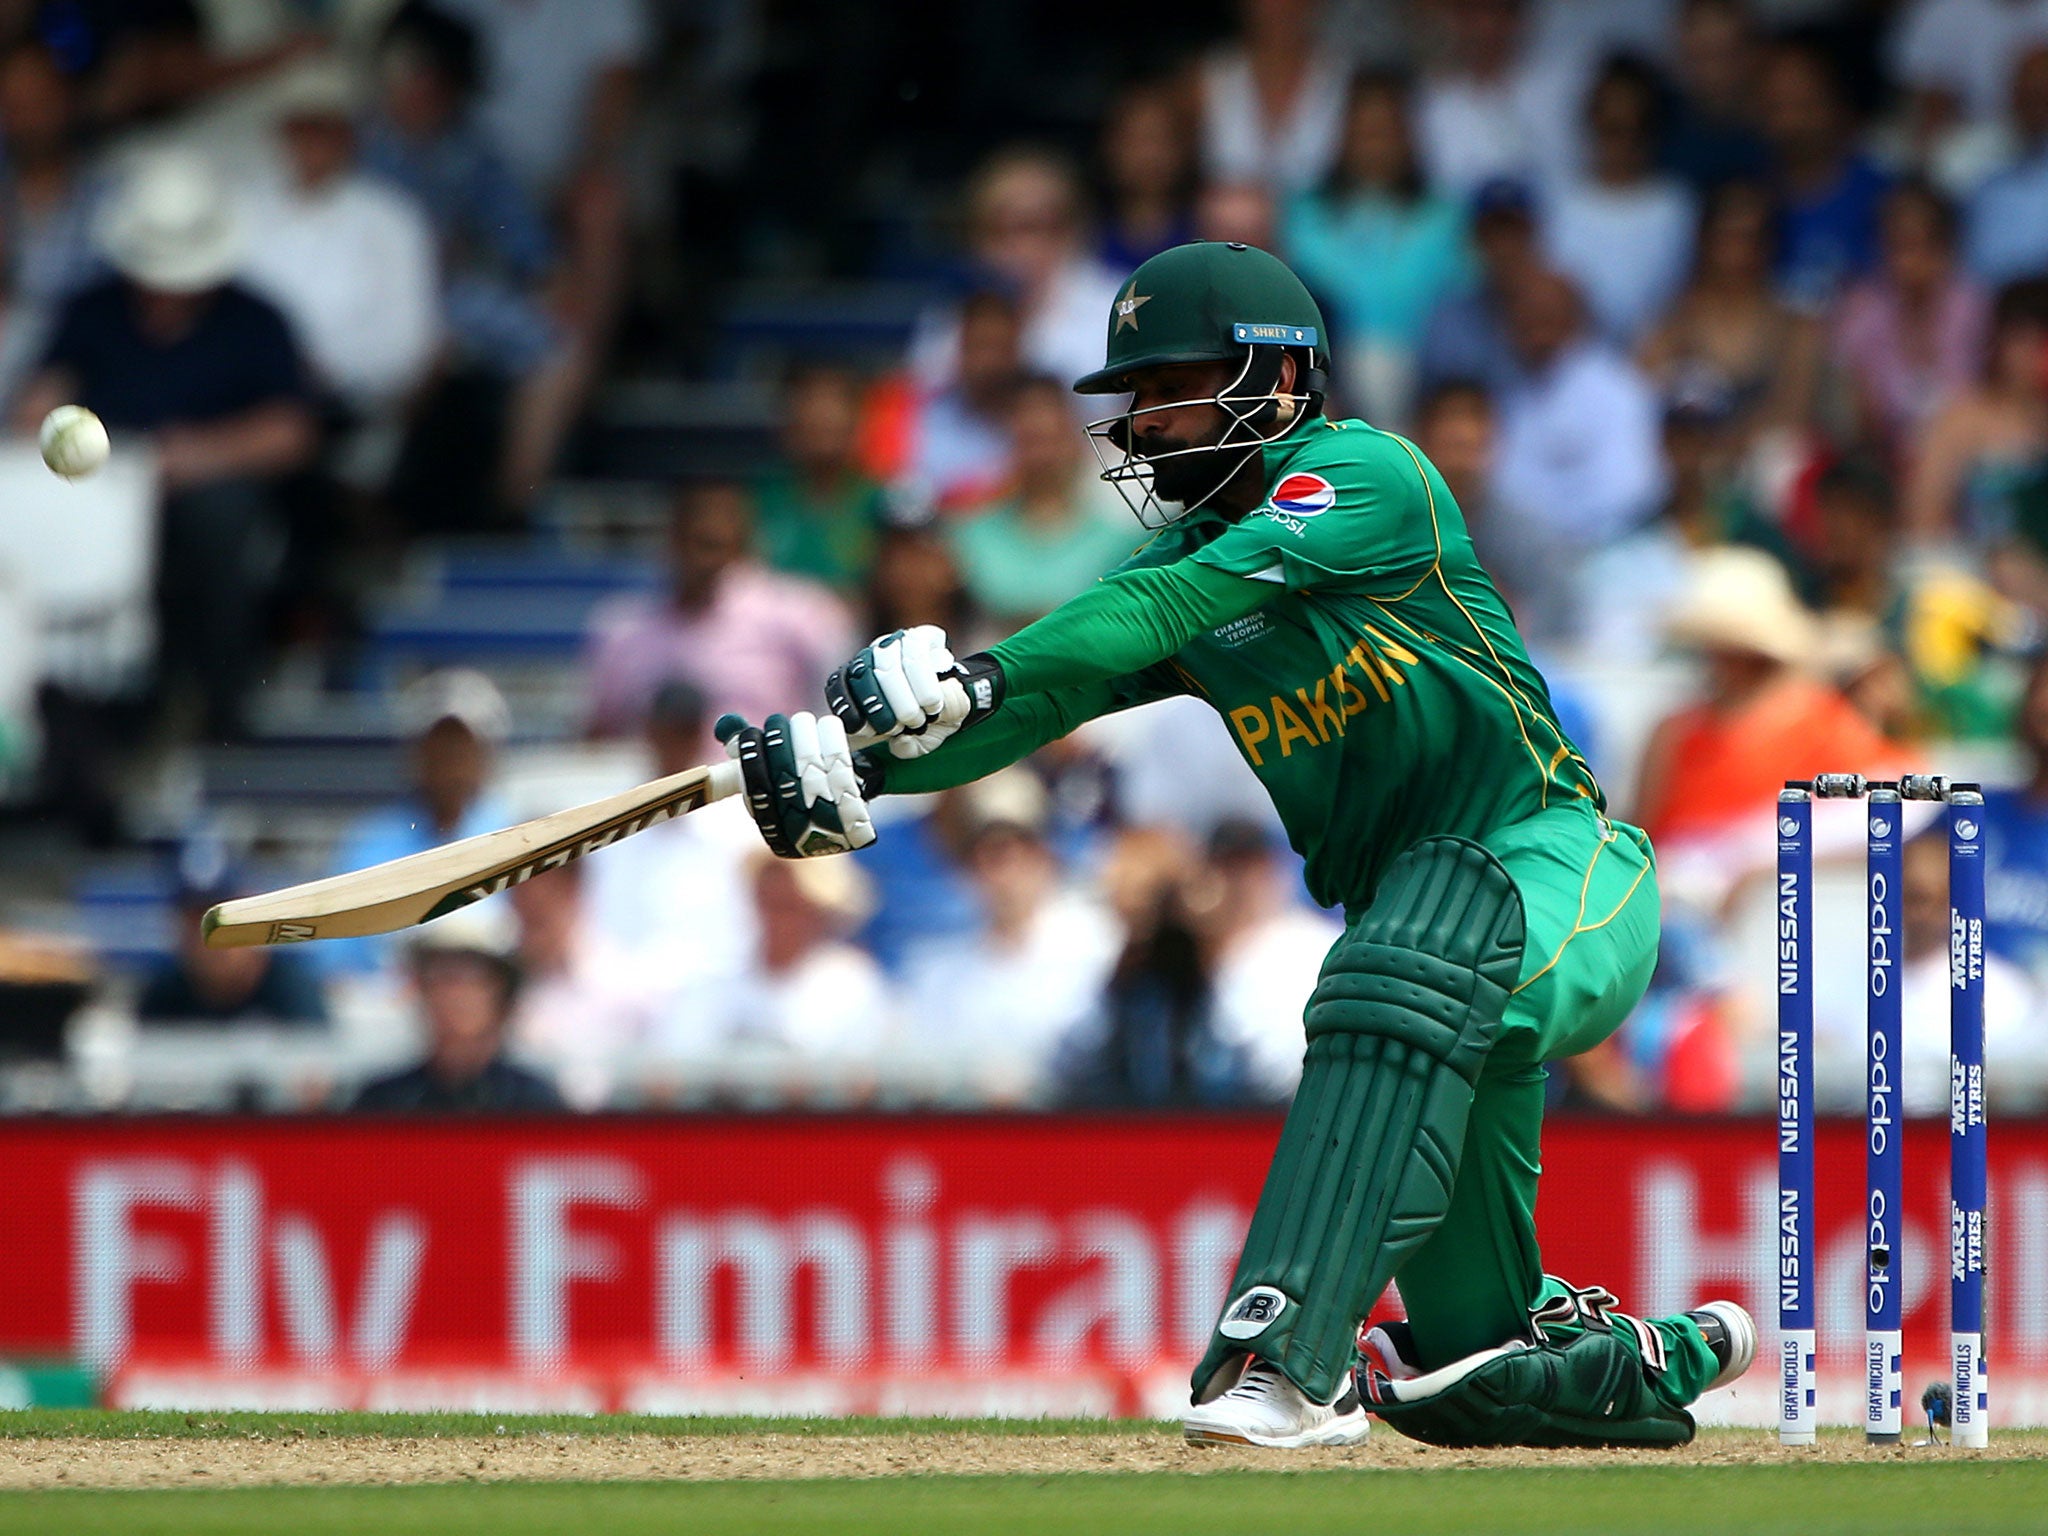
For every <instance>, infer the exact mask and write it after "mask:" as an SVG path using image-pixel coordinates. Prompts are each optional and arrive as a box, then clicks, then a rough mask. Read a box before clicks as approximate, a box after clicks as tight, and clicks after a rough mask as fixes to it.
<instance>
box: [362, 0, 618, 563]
mask: <svg viewBox="0 0 2048 1536" xmlns="http://www.w3.org/2000/svg"><path fill="white" fill-rule="evenodd" d="M378 64H379V91H378V97H377V101H376V104H375V107H374V109H373V110H372V112H371V113H370V115H369V117H368V120H367V122H366V123H365V125H364V128H363V135H362V159H363V165H364V168H365V169H366V170H369V171H370V172H372V173H374V174H376V175H379V176H382V177H385V178H386V179H388V180H390V181H393V182H395V183H397V184H398V186H400V187H401V188H403V189H404V190H405V191H407V192H409V193H410V194H412V196H413V198H414V199H415V200H416V201H417V202H418V204H419V205H420V207H421V208H422V209H424V210H425V212H426V215H427V218H428V220H429V221H430V222H431V224H432V226H433V230H434V235H435V238H436V240H437V241H438V243H439V246H440V255H439V262H440V268H441V274H442V279H443V284H444V286H443V291H442V297H441V305H442V312H443V313H442V319H443V323H444V324H445V326H446V328H447V332H448V338H449V341H450V342H451V344H452V352H451V356H450V358H449V359H448V365H449V371H448V373H447V376H446V377H444V378H442V379H440V380H439V381H437V384H436V387H435V389H434V391H433V393H432V395H431V397H430V399H429V400H428V402H427V403H426V405H425V407H424V409H423V413H422V416H421V419H420V421H419V423H418V425H417V426H416V428H415V430H414V432H413V434H412V437H411V439H410V440H409V442H408V444H407V454H406V457H405V459H404V460H402V461H401V465H400V470H399V476H398V480H397V483H396V484H395V485H394V487H393V490H392V498H393V500H394V502H396V503H397V504H398V506H399V508H400V511H401V513H402V514H403V516H404V519H405V521H406V523H407V524H408V526H411V527H414V528H429V529H432V528H450V527H454V528H472V527H478V526H488V525H490V524H492V523H494V522H497V521H499V520H501V519H502V517H503V515H504V512H505V511H506V509H508V508H517V507H519V506H522V505H524V503H525V501H526V500H527V499H528V497H529V496H530V494H531V489H532V482H533V481H534V479H535V478H536V477H537V476H538V475H539V474H541V473H542V472H543V471H544V470H545V468H546V467H547V466H549V465H551V464H552V463H553V462H554V459H555V456H556V453H557V451H558V449H559V447H560V444H561V440H562V437H563V434H564V433H566V432H567V430H568V427H569V423H570V421H571V419H572V418H573V417H574V415H575V412H576V410H577V409H578V407H579V405H580V403H581V400H582V392H583V390H584V389H585V388H586V387H587V384H588V377H589V373H590V369H591V366H592V361H593V357H594V348H595V345H596V340H597V332H598V329H599V316H598V313H597V303H598V299H599V298H600V297H601V296H599V295H596V294H593V293H591V292H588V291H585V290H586V289H587V283H586V280H585V277H584V275H583V274H582V273H580V272H579V271H578V270H577V268H576V265H575V263H574V262H573V261H565V260H563V259H561V258H560V255H559V253H558V251H557V248H556V242H555V240H554V237H553V235H552V234H551V233H550V232H549V229H548V226H547V224H546V222H545V221H544V220H543V219H542V217H541V214H540V212H539V210H538V208H537V207H536V204H535V200H534V194H533V193H531V192H530V191H529V190H528V189H527V188H526V187H525V186H523V185H522V184H521V182H520V181H519V179H518V178H517V177H516V176H515V175H514V174H513V171H512V169H511V167H510V166H508V165H507V163H506V160H505V157H504V156H503V154H501V153H500V150H499V147H498V144H497V142H496V141H495V140H494V139H493V137H492V136H491V134H490V133H489V132H488V131H487V130H486V129H485V128H484V127H483V126H482V125H481V124H480V123H479V121H478V120H477V113H476V111H475V109H474V103H475V101H476V98H477V94H478V92H479V90H480V89H481V87H482V81H483V75H484V67H485V66H484V61H483V57H482V45H481V43H480V42H479V39H478V36H477V33H476V31H475V29H474V28H472V27H471V26H470V25H469V24H468V23H467V22H465V21H462V20H460V19H458V18H457V17H455V16H451V15H448V14H446V13H445V12H443V11H440V10H437V9H435V8H434V7H432V6H429V5H426V4H423V3H420V0H407V3H406V4H405V5H403V6H401V7H400V8H399V10H398V13H397V14H396V15H395V16H393V18H392V19H391V22H390V24H389V26H388V27H387V28H386V29H385V32H384V35H383V38H382V40H381V42H380V45H379V52H378Z"/></svg>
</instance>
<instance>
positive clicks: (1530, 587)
mask: <svg viewBox="0 0 2048 1536" xmlns="http://www.w3.org/2000/svg"><path fill="white" fill-rule="evenodd" d="M1508 320H1509V325H1510V327H1511V334H1512V337H1513V341H1514V346H1515V353H1516V361H1517V364H1518V370H1517V373H1516V376H1515V378H1514V381H1513V383H1512V384H1511V385H1510V386H1509V387H1508V388H1507V389H1506V390H1505V391H1503V392H1502V394H1501V396H1500V399H1499V410H1500V432H1499V437H1498V440H1497V446H1496V449H1495V455H1494V471H1493V500H1494V507H1493V511H1494V517H1495V521H1496V523H1497V531H1498V534H1499V537H1498V538H1497V539H1496V540H1495V543H1494V546H1493V547H1494V552H1495V556H1496V558H1497V559H1498V558H1502V557H1504V556H1507V555H1509V554H1510V553H1511V552H1512V553H1513V554H1515V555H1518V556H1519V555H1522V554H1526V555H1527V557H1528V558H1527V559H1526V560H1524V559H1516V560H1515V561H1514V562H1513V565H1512V566H1511V567H1510V568H1507V569H1504V570H1503V572H1502V576H1503V579H1504V580H1505V581H1506V582H1507V584H1508V585H1509V586H1510V587H1511V588H1513V589H1514V590H1515V591H1516V592H1517V593H1519V594H1520V595H1521V599H1522V606H1521V608H1519V609H1518V610H1517V618H1518V619H1519V621H1520V623H1521V626H1522V629H1523V632H1524V633H1525V634H1528V635H1531V636H1533V637H1535V638H1537V639H1548V638H1552V637H1558V636H1566V635H1570V634H1573V633H1575V632H1576V629H1577V627H1578V625H1579V623H1580V622H1581V621H1582V620H1583V617H1584V616H1583V614H1581V613H1580V612H1579V604H1578V592H1577V590H1576V582H1577V580H1578V571H1579V566H1580V564H1581V562H1582V561H1583V560H1584V558H1585V556H1586V554H1587V553H1588V552H1589V551H1590V550H1592V549H1594V548H1596V547H1597V546H1599V545H1601V544H1603V543H1605V542H1607V541H1608V540H1610V539H1613V538H1615V537H1617V536H1618V535H1620V534H1622V533H1624V532H1626V531H1627V530H1628V529H1629V528H1631V527H1632V526H1634V525H1635V524H1636V523H1638V522H1640V521H1641V520H1642V519H1643V518H1645V517H1647V516H1648V515H1649V514H1650V513H1651V512H1652V511H1654V510H1655V508H1656V506H1657V503H1658V500H1659V498H1660V497H1661V496H1662V495H1663V493H1664V468H1663V463H1662V459H1661V457H1660V454H1659V451H1658V422H1657V416H1658V412H1657V398H1656V395H1655V394H1654V393H1653V392H1652V390H1651V388H1650V385H1649V382H1648V380H1646V379H1645V378H1644V377H1643V375H1642V374H1641V373H1640V372H1639V371H1638V370H1637V368H1636V367H1635V365H1634V364H1633V363H1631V362H1629V361H1628V359H1626V358H1625V357H1623V356H1621V355H1620V354H1619V353H1617V352H1615V351H1614V350H1613V349H1612V348H1611V347H1609V346H1607V345H1606V344H1605V343H1603V342H1601V341H1600V340H1598V339H1597V338H1596V337H1595V336H1594V335H1593V334H1592V333H1591V331H1590V330H1589V329H1588V327H1587V325H1586V322H1585V311H1584V309H1583V307H1582V305H1581V303H1580V300H1579V296H1578V293H1577V291H1576V290H1575V289H1574V288H1573V287H1572V285H1571V284H1570V282H1568V281H1567V280H1566V279H1564V278H1562V277H1559V276H1557V275H1556V274H1554V273H1548V272H1539V273H1532V274H1530V275H1529V276H1527V277H1525V278H1523V279H1522V281H1521V282H1519V283H1518V284H1517V285H1516V287H1515V291H1514V293H1513V295H1512V296H1511V299H1510V309H1509V316H1508Z"/></svg>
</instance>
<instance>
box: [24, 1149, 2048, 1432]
mask: <svg viewBox="0 0 2048 1536" xmlns="http://www.w3.org/2000/svg"><path fill="white" fill-rule="evenodd" d="M1943 1130H1944V1127H1943V1126H1941V1125H1939V1124H1928V1125H1915V1126H1913V1127H1911V1128H1910V1130H1909V1134H1908V1137H1907V1156H1906V1163H1907V1181H1908V1194H1907V1222H1906V1231H1905V1234H1904V1241H1903V1244H1902V1249H1903V1253H1902V1262H1903V1284H1904V1285H1905V1287H1906V1327H1907V1332H1908V1341H1909V1345H1908V1347H1909V1354H1910V1355H1911V1356H1912V1357H1913V1360H1914V1367H1913V1369H1914V1374H1913V1375H1912V1376H1909V1384H1910V1383H1912V1382H1915V1381H1918V1380H1931V1379H1933V1378H1934V1377H1935V1376H1937V1375H1939V1374H1940V1358H1941V1354H1942V1350H1943V1347H1944V1344H1945V1335H1944V1334H1943V1333H1942V1332H1941V1331H1940V1330H1945V1329H1946V1327H1947V1319H1946V1307H1947V1286H1946V1284H1945V1283H1944V1282H1945V1270H1943V1269H1942V1268H1941V1267H1940V1266H1941V1264H1942V1263H1943V1260H1944V1258H1945V1255H1946V1243H1945V1241H1944V1240H1943V1234H1944V1233H1945V1232H1946V1229H1947V1206H1946V1198H1947V1183H1946V1179H1947V1169H1946V1156H1947V1153H1946V1138H1945V1136H1944V1135H1943ZM1277 1131H1278V1122H1277V1121H1275V1120H1272V1119H1268V1118H1263V1117H1235V1116H1190V1115H1173V1116H1157V1117H1122V1118H1109V1117H1103V1118H1076V1117H1045V1118H1037V1117H1014V1118H1012V1117H975V1118H965V1117H963V1118H928V1117H920V1118H881V1117H876V1118H803V1119H796V1118H739V1117H733V1118H723V1117H720V1118H682V1119H563V1120H533V1121H499V1122H488V1121H470V1122H449V1121H431V1122H429V1121H423V1122H404V1121H392V1120H354V1119H351V1120H344V1119H308V1120H267V1119H265V1120H185V1119H170V1120H146V1119H145V1120H109V1121H93V1122H62V1121H15V1122H9V1123H4V1124H0V1160H4V1161H0V1166H4V1167H5V1168H6V1170H7V1176H6V1181H5V1184H4V1187H0V1213H4V1217H5V1224H6V1225H5V1230H6V1232H7V1234H8V1239H9V1241H8V1250H9V1251H8V1262H7V1264H6V1265H5V1266H4V1268H0V1354H5V1355H11V1356H16V1357H19V1356H25V1355H45V1356H46V1355H52V1354H58V1355H69V1356H72V1357H75V1358H77V1359H79V1360H81V1361H83V1362H85V1363H86V1364H87V1365H88V1366H89V1367H90V1368H91V1369H93V1370H94V1371H95V1372H96V1373H98V1374H99V1375H100V1376H101V1377H102V1378H103V1379H104V1380H105V1381H106V1383H107V1393H108V1396H109V1399H110V1400H112V1401H116V1402H124V1403H131V1404H148V1403H160V1404H165V1405H177V1406H220V1405H226V1404H231V1403H246V1404H251V1405H259V1406H260V1405H275V1406H283V1405H303V1406H355V1405H389V1406H426V1405H446V1406H478V1407H494V1408H503V1409H508V1410H509V1409H514V1408H518V1407H523V1406H524V1407H536V1408H538V1407H551V1408H568V1409H607V1408H636V1409H643V1410H649V1411H662V1410H672V1411H724V1410H750V1411H795V1412H812V1413H830V1412H855V1411H860V1412H878V1411H879V1412H888V1411H900V1412H921V1413H922V1412H954V1411H958V1412H1020V1413H1040V1412H1099V1413H1132V1412H1147V1413H1169V1412H1172V1411H1173V1410H1174V1409H1175V1408H1176V1407H1177V1405H1178V1403H1179V1402H1180V1401H1182V1394H1184V1392H1185V1372H1186V1370H1187V1367H1188V1365H1189V1364H1190V1363H1191V1362H1192V1360H1193V1359H1194V1358H1195V1356H1196V1355H1198V1354H1199V1353H1200V1350H1201V1348H1202V1345H1203V1343H1204V1341H1205V1339H1206V1337H1207V1334H1208V1329H1209V1326H1210V1324H1211V1322H1212V1321H1213V1319H1214V1317H1215V1315H1216V1313H1217V1311H1218V1309H1219V1307H1220V1306H1221V1304H1222V1302H1223V1300H1224V1289H1225V1287H1226V1286H1227V1284H1228V1281H1229V1273H1230V1267H1231V1263H1232V1260H1233V1259H1234V1257H1235V1254H1236V1246H1237V1242H1238V1240H1239V1238H1240V1236H1241V1234H1242V1232H1243V1229H1244V1224H1245V1221H1246V1219H1247V1217H1248V1214H1249V1211H1250V1208H1251V1205H1252V1202H1253V1200H1254V1199H1255V1198H1256V1196H1257V1194H1258V1188H1259V1183H1260V1179H1261V1176H1262V1175H1263V1172H1264V1169H1265V1163H1266V1158H1267V1155H1268V1153H1269V1151H1270V1150H1271V1147H1272V1144H1273V1141H1274V1138H1275V1136H1276V1134H1277ZM1860 1131H1861V1126H1860V1125H1859V1124H1856V1123H1853V1122H1851V1123H1844V1124H1834V1125H1829V1126H1827V1127H1825V1128H1824V1131H1823V1135H1822V1137H1821V1141H1820V1166H1821V1181H1820V1190H1819V1197H1820V1198H1819V1205H1820V1213H1821V1222H1820V1234H1819V1244H1818V1247H1817V1252H1818V1253H1819V1255H1820V1263H1821V1279H1820V1286H1821V1288H1820V1293H1819V1294H1820V1297H1821V1302H1822V1316H1821V1318H1820V1326H1821V1328H1822V1331H1823V1333H1822V1337H1823V1355H1824V1369H1823V1382H1824V1387H1825V1388H1826V1401H1824V1404H1823V1407H1824V1412H1825V1413H1826V1414H1827V1415H1828V1416H1829V1417H1832V1418H1836V1419H1839V1420H1841V1421H1844V1422H1846V1421H1848V1420H1849V1419H1850V1418H1851V1417H1852V1415H1853V1413H1854V1411H1855V1404H1856V1387H1857V1378H1856V1368H1857V1361H1858V1357H1859V1344H1860V1339H1861V1328H1862V1311H1861V1298H1860V1286H1861V1272H1862V1234H1861V1231H1860V1229H1859V1222H1858V1213H1859V1211H1860V1208H1861V1203H1862V1161H1861V1136H1860ZM1992 1149H1993V1150H1992V1157H1993V1179H1992V1183H1993V1206H1992V1210H1993V1249H1992V1258H1993V1265H1992V1269H1991V1277H1992V1287H1993V1298H1992V1301H1993V1311H1992V1318H1993V1332H1992V1338H1993V1346H1992V1363H1993V1369H1994V1372H1995V1374H1994V1377H1993V1383H1994V1394H1995V1395H1994V1405H1995V1412H1996V1413H1997V1417H1998V1419H1999V1421H2001V1422H2005V1423H2016V1422H2041V1421H2043V1420H2044V1419H2048V1391H2044V1383H2048V1125H2034V1124H2005V1125H2000V1126H1996V1127H1994V1135H1993V1139H1992ZM1545 1160H1546V1172H1545V1175H1544V1183H1543V1203H1542V1210H1541V1214H1540V1221H1541V1228H1542V1238H1543V1245H1544V1254H1545V1261H1546V1264H1547V1265H1548V1267H1549V1268H1550V1269H1552V1270H1553V1271H1554V1272H1556V1273H1559V1274H1563V1275H1565V1276H1568V1277H1569V1278H1571V1279H1573V1280H1575V1281H1577V1282H1579V1283H1589V1282H1592V1281H1598V1282H1600V1283H1603V1284H1606V1285H1608V1286H1610V1287H1612V1288H1613V1289H1614V1290H1615V1291H1617V1292H1618V1293H1619V1294H1620V1295H1621V1296H1622V1298H1623V1300H1624V1302H1625V1303H1626V1304H1628V1305H1629V1306H1630V1307H1632V1308H1633V1309H1636V1310H1641V1311H1649V1312H1659V1311H1674V1310H1679V1309H1682V1308H1683V1307H1685V1306H1687V1305H1690V1304H1692V1303H1693V1302H1695V1301H1698V1300H1700V1299H1704V1298H1706V1297H1708V1296H1711V1295H1733V1296H1734V1297H1736V1298H1737V1299H1739V1300H1741V1301H1743V1302H1744V1303H1745V1304H1746V1305H1748V1306H1749V1307H1750V1308H1751V1309H1752V1310H1753V1311H1754V1312H1755V1313H1756V1314H1757V1317H1758V1320H1759V1322H1761V1323H1762V1324H1763V1325H1764V1327H1765V1331H1766V1334H1767V1336H1768V1334H1769V1333H1770V1331H1771V1328H1772V1325H1773V1323H1774V1320H1775V1311H1774V1308H1775V1297H1774V1293H1773V1289H1772V1286H1773V1276H1774V1252H1775V1243H1774V1208H1775V1189H1776V1172H1775V1161H1774V1157H1773V1138H1772V1130H1771V1127H1770V1126H1769V1125H1766V1124H1764V1123H1762V1122H1709V1123H1673V1124H1652V1123H1643V1122H1634V1121H1614V1120H1560V1121H1558V1122H1556V1123H1554V1124H1553V1125H1552V1126H1551V1127H1550V1128H1549V1130H1548V1132H1547V1136H1546V1147H1545ZM1389 1304H1390V1305H1398V1300H1397V1299H1393V1300H1390V1303H1389ZM1767 1375H1768V1373H1767V1372H1765V1371H1763V1370H1761V1369H1760V1370H1759V1371H1757V1372H1755V1373H1752V1382H1751V1383H1750V1384H1749V1386H1750V1388H1751V1390H1748V1391H1745V1392H1740V1393H1737V1394H1735V1395H1734V1396H1732V1397H1730V1398H1729V1399H1728V1400H1727V1401H1725V1402H1721V1403H1716V1404H1710V1405H1708V1412H1709V1414H1710V1415H1712V1416H1717V1417H1726V1418H1735V1419H1753V1420H1755V1421H1758V1422H1762V1421H1764V1420H1766V1419H1767V1418H1768V1417H1769V1415H1770V1412H1771V1399H1770V1393H1769V1384H1768V1381H1767V1380H1765V1379H1764V1378H1765V1377H1766V1376H1767Z"/></svg>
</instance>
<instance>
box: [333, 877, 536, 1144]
mask: <svg viewBox="0 0 2048 1536" xmlns="http://www.w3.org/2000/svg"><path fill="white" fill-rule="evenodd" d="M512 927H513V925H512V916H511V913H510V911H509V910H508V909H507V907H506V906H505V904H504V903H503V902H483V903H480V904H478V905H476V906H471V907H464V908H462V909H461V910H460V911H456V912H451V913H450V914H449V915H448V916H446V917H443V918H439V919H437V920H436V921H434V922H432V923H429V924H427V925H426V926H425V927H424V928H422V929H420V930H419V932H418V933H417V934H415V935H413V936H412V937H410V938H409V939H408V940H407V942H406V959H407V965H408V970H409V971H410V974H411V979H412V987H413V995H414V997H415V999H416V1001H417V1003H418V1007H419V1016H420V1023H421V1025H422V1026H423V1032H424V1033H425V1035H426V1056H425V1058H424V1059H423V1060H422V1061H421V1062H420V1063H419V1065H417V1066H415V1067H410V1068H408V1069H407V1070H405V1071H403V1072H398V1073H394V1074H392V1075H391V1076H390V1077H381V1078H377V1079H375V1080H374V1081H371V1082H369V1083H365V1084H364V1085H363V1087H362V1089H361V1091H360V1092H358V1093H357V1094H356V1096H355V1101H354V1102H353V1103H352V1104H351V1105H350V1106H349V1107H350V1108H351V1109H353V1110H355V1111H357V1112H358V1113H363V1114H388V1113H416V1114H535V1113H540V1114H545V1113H548V1112H550V1111H553V1110H559V1109H563V1108H565V1107H566V1106H565V1105H564V1104H563V1102H562V1096H561V1094H559V1093H558V1092H556V1091H555V1085H554V1084H553V1083H551V1082H549V1081H548V1080H547V1079H546V1078H544V1077H542V1076H540V1075H539V1074H537V1073H534V1072H530V1071H528V1070H527V1069H526V1068H524V1067H520V1066H515V1065H514V1064H513V1063H512V1062H510V1061H508V1060H507V1059H506V1055H505V1040H506V1034H507V1031H508V1029H509V1027H510V1024H511V1018H512V1009H513V1005H514V1004H515V1003H516V1002H517V1001H518V997H519V984H520V972H519V962H518V960H517V958H516V956H515V948H514V946H515V939H514V935H513V931H512Z"/></svg>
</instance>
